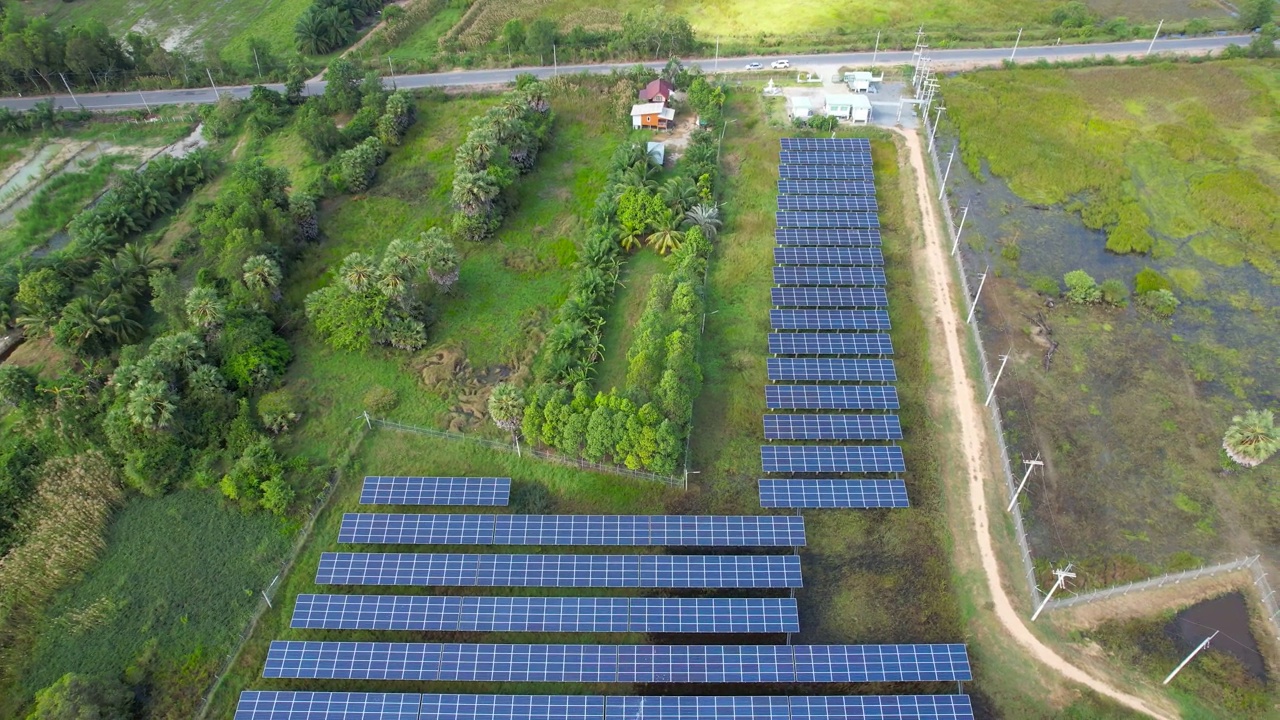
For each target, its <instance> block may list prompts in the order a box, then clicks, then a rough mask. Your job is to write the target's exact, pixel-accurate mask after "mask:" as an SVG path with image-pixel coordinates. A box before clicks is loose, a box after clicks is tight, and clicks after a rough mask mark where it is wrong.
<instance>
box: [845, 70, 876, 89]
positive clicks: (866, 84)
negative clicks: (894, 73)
mask: <svg viewBox="0 0 1280 720" xmlns="http://www.w3.org/2000/svg"><path fill="white" fill-rule="evenodd" d="M883 79H884V76H883V75H881V76H880V77H876V76H874V75H872V74H871V73H869V72H866V71H865V70H855V71H854V72H847V73H845V74H844V82H845V84H846V85H848V86H849V89H850V90H851V91H853V92H856V93H864V92H869V91H870V90H871V85H872V83H878V82H880V81H881V80H883Z"/></svg>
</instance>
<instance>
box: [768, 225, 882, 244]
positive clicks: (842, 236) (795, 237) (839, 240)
mask: <svg viewBox="0 0 1280 720" xmlns="http://www.w3.org/2000/svg"><path fill="white" fill-rule="evenodd" d="M773 240H774V242H776V243H778V244H779V245H818V246H834V245H849V246H852V247H878V246H879V245H880V240H881V239H880V231H879V230H877V229H875V228H834V229H833V228H775V229H774V231H773Z"/></svg>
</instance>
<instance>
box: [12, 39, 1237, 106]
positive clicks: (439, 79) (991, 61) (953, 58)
mask: <svg viewBox="0 0 1280 720" xmlns="http://www.w3.org/2000/svg"><path fill="white" fill-rule="evenodd" d="M1250 39H1251V37H1250V36H1249V35H1232V36H1223V37H1198V38H1166V39H1161V40H1157V41H1156V43H1155V48H1154V50H1153V51H1152V52H1155V53H1190V54H1203V53H1206V52H1216V51H1220V50H1222V49H1223V48H1225V47H1226V46H1228V45H1232V44H1235V45H1247V44H1248V43H1249V41H1250ZM1149 44H1150V41H1149V40H1141V41H1136V42H1119V43H1098V44H1094V45H1047V46H1040V47H1034V46H1032V47H1021V48H1018V51H1017V56H1016V59H1017V61H1018V62H1034V61H1036V60H1040V59H1045V60H1049V61H1053V60H1067V59H1073V58H1080V57H1088V56H1090V55H1096V56H1098V57H1101V56H1103V55H1112V56H1114V57H1117V58H1124V57H1128V56H1131V55H1133V56H1136V55H1142V54H1144V53H1146V51H1147V46H1148V45H1149ZM1010 52H1011V50H1010V48H973V49H958V50H934V51H932V52H930V57H932V58H933V60H934V66H935V67H938V68H947V67H956V66H963V67H970V66H977V65H999V64H1000V63H1002V62H1004V61H1005V60H1007V59H1008V58H1009V56H1010ZM777 57H778V56H772V57H767V56H755V57H734V58H720V60H719V61H718V62H717V61H715V60H713V59H711V58H701V59H697V60H691V61H689V62H690V63H692V64H695V65H700V66H702V68H703V69H704V70H707V71H712V70H715V69H717V68H718V69H719V70H722V71H729V70H732V71H739V70H742V68H743V66H745V65H746V64H747V63H749V62H759V63H763V64H764V65H765V66H766V67H767V66H768V64H769V62H770V61H772V60H774V59H777ZM790 57H791V58H792V62H793V63H794V65H795V67H796V68H798V69H804V68H805V66H806V65H808V64H821V65H850V66H861V67H866V66H869V65H871V64H872V63H871V59H872V54H871V53H868V52H855V53H832V54H827V55H805V56H803V57H797V56H794V55H793V56H790ZM875 59H876V63H875V64H877V65H899V64H902V63H908V62H911V53H910V52H906V51H894V52H882V53H879V54H877V55H876V57H875ZM663 64H664V63H661V62H650V63H644V65H645V66H646V67H651V68H660V67H662V65H663ZM635 65H636V63H612V64H603V65H563V66H561V67H560V68H559V69H558V70H556V69H554V68H550V67H530V68H512V69H502V70H464V71H459V72H445V73H431V74H426V75H401V76H398V77H396V78H395V84H396V86H397V87H401V88H410V89H413V88H425V87H451V86H452V87H456V86H466V85H495V84H503V83H509V82H511V81H512V80H514V79H515V77H516V75H517V74H519V73H533V74H534V75H537V76H538V77H551V76H552V75H553V74H555V73H556V72H562V73H578V72H589V73H598V74H605V73H608V72H611V71H613V70H623V69H626V68H630V67H634V66H635ZM251 87H252V86H250V85H239V86H235V87H219V88H218V90H219V91H220V92H223V93H231V94H232V95H233V96H235V97H237V98H245V97H248V96H249V90H250V88H251ZM268 87H270V88H273V89H275V90H280V91H283V90H284V86H282V85H268ZM321 92H324V83H323V82H313V83H308V84H307V94H309V95H312V94H319V93H321ZM47 97H48V96H37V97H24V98H4V99H0V107H7V108H10V109H12V110H27V109H30V108H31V106H32V105H34V104H36V103H37V102H40V101H42V100H44V99H46V98H47ZM53 99H54V102H55V103H56V104H57V105H58V106H59V107H66V108H74V107H75V106H76V104H77V102H78V103H79V104H80V105H82V106H84V107H86V108H88V109H90V110H119V109H125V108H142V107H146V106H155V105H175V104H183V103H211V102H214V101H215V100H216V99H217V97H216V95H215V94H214V92H213V90H212V89H211V88H202V89H194V90H148V91H144V92H119V93H100V94H99V93H95V94H84V95H77V96H75V99H74V100H73V99H72V98H71V97H70V96H69V95H55V96H53Z"/></svg>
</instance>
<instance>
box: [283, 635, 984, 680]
mask: <svg viewBox="0 0 1280 720" xmlns="http://www.w3.org/2000/svg"><path fill="white" fill-rule="evenodd" d="M262 675H263V677H266V678H299V679H347V680H415V681H437V680H438V681H446V682H447V681H463V682H625V683H658V682H663V683H756V682H802V683H816V682H918V681H944V682H945V681H953V682H959V681H968V680H971V679H972V677H973V676H972V672H971V671H970V668H969V657H968V654H967V653H966V651H965V647H964V645H794V646H793V645H505V644H504V645H498V644H487V643H476V644H472V643H387V642H317V641H299V640H275V641H273V642H272V643H271V647H270V649H269V650H268V651H267V660H266V665H265V667H264V668H263V671H262Z"/></svg>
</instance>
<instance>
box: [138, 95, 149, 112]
mask: <svg viewBox="0 0 1280 720" xmlns="http://www.w3.org/2000/svg"><path fill="white" fill-rule="evenodd" d="M138 99H139V100H141V101H142V107H144V108H146V109H147V114H148V115H150V114H151V106H150V105H148V104H147V96H146V95H143V94H142V91H141V90H139V91H138Z"/></svg>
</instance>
